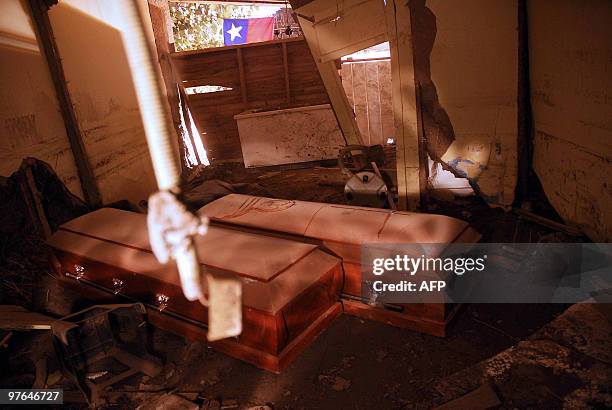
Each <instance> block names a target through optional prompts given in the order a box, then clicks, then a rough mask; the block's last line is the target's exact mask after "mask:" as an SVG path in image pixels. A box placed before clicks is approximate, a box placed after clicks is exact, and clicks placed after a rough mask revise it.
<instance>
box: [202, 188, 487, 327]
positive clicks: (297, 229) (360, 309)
mask: <svg viewBox="0 0 612 410" xmlns="http://www.w3.org/2000/svg"><path fill="white" fill-rule="evenodd" d="M198 212H199V213H201V214H203V215H206V216H208V217H209V218H210V219H211V221H213V222H214V223H216V224H217V226H233V227H234V228H235V229H246V230H250V229H254V230H258V231H262V230H265V231H267V232H268V233H269V234H272V235H279V236H281V237H287V238H289V237H292V238H304V239H306V240H310V241H311V243H313V244H317V245H320V246H323V247H325V248H326V249H328V250H329V251H331V252H333V253H334V254H335V255H337V256H338V257H340V258H341V259H342V265H343V268H344V273H345V281H344V286H343V290H342V293H343V299H344V309H345V311H346V312H347V313H351V314H355V315H358V316H360V317H365V318H368V319H373V320H378V321H382V322H385V323H389V324H392V325H395V326H400V327H407V328H411V329H414V330H418V331H421V332H425V333H429V334H434V335H439V336H444V334H445V332H446V325H447V324H448V322H449V321H450V319H451V318H452V316H453V314H454V312H455V311H456V309H457V308H458V306H452V305H447V304H444V303H428V304H398V305H384V306H372V305H369V304H365V303H362V302H361V300H360V299H361V245H362V244H364V243H370V244H371V243H388V244H389V243H392V244H403V243H414V244H432V243H435V244H450V243H453V242H461V243H473V242H478V240H479V239H480V235H479V234H478V233H477V232H476V231H475V230H473V229H472V228H470V227H469V225H468V224H467V223H466V222H464V221H461V220H458V219H455V218H450V217H447V216H443V215H433V214H421V213H413V212H399V211H391V210H386V209H375V208H363V207H356V206H349V205H334V204H323V203H316V202H305V201H294V200H281V199H270V198H262V197H255V196H250V195H240V194H231V195H228V196H225V197H223V198H220V199H217V200H216V201H213V202H211V203H209V204H207V205H206V206H204V207H202V208H201V209H200V210H199V211H198ZM430 256H435V255H430Z"/></svg>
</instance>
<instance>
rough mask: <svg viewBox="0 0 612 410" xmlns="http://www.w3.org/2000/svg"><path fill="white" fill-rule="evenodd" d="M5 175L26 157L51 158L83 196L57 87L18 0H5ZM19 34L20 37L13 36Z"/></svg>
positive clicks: (0, 17)
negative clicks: (57, 96) (57, 94)
mask: <svg viewBox="0 0 612 410" xmlns="http://www.w3.org/2000/svg"><path fill="white" fill-rule="evenodd" d="M0 39H6V40H7V41H0V175H3V176H8V175H10V174H11V173H13V172H14V171H16V170H17V168H18V167H19V165H20V164H21V161H22V160H23V158H25V157H35V158H38V159H41V160H43V161H46V162H48V163H49V164H50V165H51V166H52V167H53V168H54V169H55V171H56V172H57V174H58V176H59V177H60V179H61V180H62V181H63V182H64V184H66V186H67V187H68V189H70V190H71V191H72V193H74V194H75V195H78V196H80V197H82V192H81V186H80V182H79V179H78V175H77V170H76V165H75V163H74V158H73V156H72V152H71V150H70V144H69V142H68V137H67V136H66V130H65V128H64V123H63V119H62V116H61V113H60V111H59V105H58V102H57V98H56V96H55V89H54V87H53V82H52V80H51V76H50V74H49V70H48V67H47V63H46V61H45V58H44V57H43V56H41V55H40V53H39V51H38V47H37V45H36V38H35V35H34V31H33V30H32V27H31V23H30V20H29V17H28V15H27V14H26V12H25V10H23V8H22V5H21V3H20V2H19V0H3V1H2V3H0ZM11 39H17V40H19V41H17V42H14V41H13V42H11V41H9V40H11Z"/></svg>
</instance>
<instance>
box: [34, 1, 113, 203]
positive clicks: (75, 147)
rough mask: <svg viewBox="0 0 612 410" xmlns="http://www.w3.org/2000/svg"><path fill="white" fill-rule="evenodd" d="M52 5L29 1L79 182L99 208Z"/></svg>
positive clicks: (90, 200) (98, 197) (90, 201)
mask: <svg viewBox="0 0 612 410" xmlns="http://www.w3.org/2000/svg"><path fill="white" fill-rule="evenodd" d="M47 3H48V2H45V1H42V0H28V1H27V4H28V6H29V8H30V15H31V16H32V22H33V24H34V27H35V30H36V34H37V36H36V37H37V39H38V42H39V46H40V48H41V51H42V52H43V54H44V56H45V58H46V60H47V66H48V67H49V71H50V73H51V78H52V80H53V85H54V87H55V94H56V96H57V99H58V102H59V107H60V111H61V113H62V118H63V120H64V126H65V128H66V134H67V135H68V140H69V142H70V148H71V150H72V154H73V156H74V161H75V163H76V167H77V172H78V175H79V180H80V182H81V188H82V189H83V196H84V198H85V201H86V202H87V204H89V205H90V206H91V207H93V208H98V207H100V206H101V205H102V198H101V196H100V191H99V190H98V187H97V185H96V179H95V176H94V173H93V170H92V168H91V164H90V163H89V158H88V157H87V152H86V151H85V145H84V143H83V137H82V135H83V133H82V132H81V129H80V127H79V123H78V121H77V118H76V114H75V112H74V105H73V103H72V99H71V98H70V92H69V91H68V86H67V85H66V76H65V74H64V69H63V67H62V63H61V58H60V55H59V50H58V48H57V44H56V43H55V37H54V36H53V29H52V27H51V22H50V21H49V14H48V6H47Z"/></svg>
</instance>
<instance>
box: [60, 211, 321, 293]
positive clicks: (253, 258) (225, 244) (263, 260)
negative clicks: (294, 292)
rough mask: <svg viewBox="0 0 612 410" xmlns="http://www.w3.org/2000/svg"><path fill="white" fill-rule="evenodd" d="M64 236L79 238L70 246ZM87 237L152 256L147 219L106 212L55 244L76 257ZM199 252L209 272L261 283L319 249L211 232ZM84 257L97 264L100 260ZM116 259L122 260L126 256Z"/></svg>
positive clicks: (82, 221) (75, 225) (73, 224)
mask: <svg viewBox="0 0 612 410" xmlns="http://www.w3.org/2000/svg"><path fill="white" fill-rule="evenodd" d="M62 232H68V233H72V234H74V235H76V236H73V237H72V239H71V240H68V239H66V238H67V236H66V235H65V234H64V235H62ZM82 237H88V238H92V239H95V240H98V241H102V242H108V243H113V244H117V245H123V246H124V247H129V248H135V249H137V250H140V251H143V252H146V253H152V251H151V246H150V245H149V235H148V230H147V223H146V215H144V214H139V213H135V212H127V211H122V210H118V209H112V208H102V209H99V210H97V211H94V212H91V213H89V214H86V215H83V216H81V217H79V218H76V219H73V220H72V221H70V222H67V223H65V224H64V225H62V226H61V227H60V228H59V231H58V233H57V234H55V235H53V236H52V237H51V240H50V242H49V243H50V245H51V246H55V247H60V248H63V250H66V251H71V250H74V249H76V247H78V244H76V243H75V242H76V241H78V240H79V238H82ZM60 239H61V240H60ZM71 241H72V242H73V243H71ZM196 246H197V249H198V257H199V259H200V262H201V263H202V264H203V265H205V266H206V267H207V268H209V269H218V270H221V271H224V272H229V273H234V274H237V275H239V276H243V277H246V278H249V279H253V280H256V281H261V282H269V281H270V280H272V279H274V278H275V277H276V276H278V275H279V274H280V273H281V272H283V271H284V270H285V269H287V268H288V267H289V266H291V265H293V264H295V263H296V262H297V261H299V260H300V259H302V258H303V257H305V256H306V255H308V254H309V253H311V252H312V251H314V250H315V249H316V248H317V245H313V244H308V243H303V242H298V241H291V240H286V239H281V238H274V237H269V236H261V235H256V234H253V233H248V232H240V231H235V230H228V229H224V228H222V227H215V226H211V227H209V229H208V232H207V234H206V235H205V236H204V237H198V238H197V239H196ZM66 248H68V249H66ZM84 256H91V257H94V258H95V255H84ZM116 258H117V259H118V260H119V259H120V258H121V255H116Z"/></svg>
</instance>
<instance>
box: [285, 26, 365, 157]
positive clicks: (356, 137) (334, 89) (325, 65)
mask: <svg viewBox="0 0 612 410" xmlns="http://www.w3.org/2000/svg"><path fill="white" fill-rule="evenodd" d="M297 17H298V21H299V23H300V27H301V28H302V32H303V33H304V37H305V38H306V42H307V43H308V47H309V48H310V52H311V53H312V57H313V58H314V60H315V63H316V64H317V68H318V69H319V74H320V75H321V80H323V84H324V85H325V90H326V91H327V95H328V96H329V100H330V102H331V106H332V108H333V110H334V114H336V119H337V120H338V125H339V126H340V130H341V131H342V135H343V136H344V140H345V141H346V143H347V145H361V144H363V141H362V139H361V133H360V132H359V127H358V126H357V122H356V121H355V113H354V112H353V109H352V108H351V105H350V104H349V101H348V98H347V97H346V93H345V92H344V87H343V86H342V80H341V79H340V76H339V75H338V69H337V68H336V63H335V61H334V60H331V61H322V60H321V56H320V52H319V41H318V39H317V33H316V31H315V28H314V26H313V23H312V22H310V21H308V20H307V19H305V18H304V17H302V16H300V15H297Z"/></svg>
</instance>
